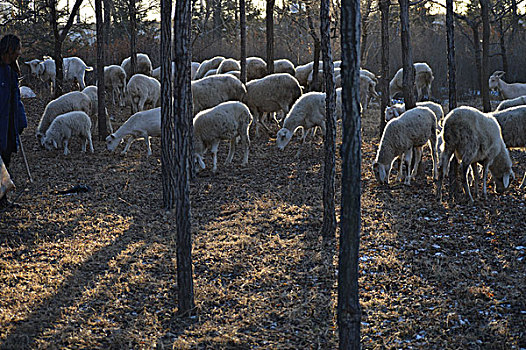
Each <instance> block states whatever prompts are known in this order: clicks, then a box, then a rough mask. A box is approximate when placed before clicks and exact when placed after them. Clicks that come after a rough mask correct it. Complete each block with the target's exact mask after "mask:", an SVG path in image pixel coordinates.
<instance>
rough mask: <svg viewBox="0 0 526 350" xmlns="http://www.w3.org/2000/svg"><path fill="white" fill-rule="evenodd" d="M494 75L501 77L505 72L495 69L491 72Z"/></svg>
mask: <svg viewBox="0 0 526 350" xmlns="http://www.w3.org/2000/svg"><path fill="white" fill-rule="evenodd" d="M493 74H494V75H495V76H496V77H498V78H502V77H503V76H504V74H506V72H503V71H501V70H499V71H496V72H495V73H493Z"/></svg>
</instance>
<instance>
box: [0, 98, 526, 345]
mask: <svg viewBox="0 0 526 350" xmlns="http://www.w3.org/2000/svg"><path fill="white" fill-rule="evenodd" d="M48 101H49V98H48V97H43V98H39V99H34V100H28V101H26V109H27V112H28V119H29V124H30V126H29V128H28V129H27V130H26V131H25V133H24V135H23V137H22V139H23V142H24V145H25V148H26V153H27V156H28V161H29V165H30V167H31V170H32V173H33V177H34V179H35V182H34V183H33V184H28V183H26V175H25V169H24V166H23V161H22V157H21V155H20V154H18V155H17V156H16V157H15V158H14V160H13V164H12V168H11V171H12V173H13V175H14V179H15V182H16V184H17V185H18V189H17V192H16V193H15V194H14V195H13V194H12V195H11V198H13V197H16V196H18V198H17V203H19V204H20V205H21V206H22V208H21V209H18V210H11V211H7V212H4V213H1V214H0V217H1V219H0V344H1V345H0V348H5V349H24V348H27V349H29V348H32V349H33V348H35V349H101V348H107V349H150V348H152V347H157V349H170V348H174V349H190V348H191V349H253V348H259V349H301V348H305V349H312V348H318V349H335V348H337V342H338V337H337V327H336V296H337V289H336V288H337V286H336V274H337V244H332V245H330V246H328V247H327V246H324V244H323V243H322V240H321V239H320V228H321V222H322V202H321V192H322V181H323V180H322V178H323V166H322V163H323V147H322V144H321V140H320V139H319V138H318V139H316V140H315V142H310V143H308V144H307V145H306V147H304V151H303V153H302V156H301V157H300V158H299V159H297V158H295V157H294V155H295V153H296V150H297V148H298V142H297V139H295V140H293V141H292V144H291V145H290V146H289V147H287V148H286V149H285V151H284V152H279V151H278V150H277V148H276V147H275V144H274V140H272V139H271V140H268V141H267V140H266V138H258V139H253V143H252V148H251V154H250V161H249V166H248V167H247V168H241V167H240V166H239V164H240V159H241V155H240V152H237V153H236V156H235V157H234V163H233V164H232V165H224V164H223V160H224V159H225V157H226V148H227V146H226V144H225V145H222V146H221V148H220V155H219V169H218V173H217V174H216V175H212V174H211V173H210V172H209V171H208V170H207V171H204V172H203V173H202V174H201V175H200V176H199V177H197V178H196V179H195V181H194V182H193V183H192V186H191V200H192V225H193V230H194V235H193V261H194V283H195V286H194V287H195V302H196V316H193V317H191V318H180V317H178V316H177V313H176V312H177V300H176V298H177V286H176V270H175V267H174V266H175V263H174V255H175V254H174V248H173V246H174V240H173V238H172V237H173V235H174V233H175V224H174V221H173V220H172V218H171V217H169V216H166V215H164V214H163V212H162V210H161V209H160V208H161V200H162V187H161V174H160V168H161V166H160V142H159V140H158V139H157V140H153V142H152V148H153V150H154V155H153V156H152V157H146V152H145V146H144V143H143V142H137V143H134V144H133V145H132V147H131V149H130V152H129V153H128V155H127V156H122V155H120V154H119V153H118V152H116V153H113V154H110V153H109V152H107V151H105V150H104V147H105V146H104V143H103V142H101V141H98V140H95V149H96V152H95V153H94V154H81V153H80V152H79V150H80V146H79V144H78V143H76V142H73V144H72V145H71V147H70V148H71V151H72V153H71V154H70V155H68V156H64V155H63V154H62V152H61V151H46V150H42V149H40V148H39V147H38V145H37V143H36V139H35V137H34V136H33V135H34V131H35V128H36V125H37V124H38V120H39V117H40V115H41V114H42V111H43V109H44V106H45V103H46V102H48ZM112 113H116V114H117V117H118V118H117V119H118V121H117V123H116V124H117V125H118V124H120V123H122V122H123V121H124V120H125V118H126V116H127V115H129V110H125V111H112ZM378 116H379V110H378V109H373V110H369V111H367V112H365V114H364V116H363V119H362V128H363V133H362V136H363V147H362V152H363V153H362V154H363V167H362V232H361V246H360V280H359V283H360V300H361V306H362V311H363V315H362V338H361V339H362V344H363V348H364V349H411V348H413V349H415V348H416V349H521V348H522V349H524V348H526V335H525V331H526V297H525V294H524V291H525V290H526V277H525V276H526V269H525V260H524V258H525V255H526V248H525V246H526V238H525V232H526V220H525V219H526V207H525V205H526V204H525V203H526V198H525V192H524V190H520V189H518V184H517V182H515V183H514V184H513V188H512V189H511V190H510V191H508V192H507V193H506V194H504V195H496V194H495V193H494V192H493V186H490V194H489V198H488V200H487V201H481V200H476V202H475V204H474V205H468V204H466V203H465V202H462V201H447V200H446V201H444V202H442V203H439V202H437V201H436V200H435V199H434V195H433V194H434V185H433V183H432V181H431V173H430V169H431V162H430V159H429V153H428V152H426V151H425V152H424V154H425V163H426V178H421V179H418V180H417V181H416V182H415V183H414V184H413V185H412V186H410V187H407V186H403V185H401V184H391V188H390V189H386V188H384V187H380V186H378V185H377V184H376V183H375V181H374V177H373V176H372V174H371V171H370V168H371V163H372V160H373V158H374V155H375V151H376V148H377V144H378V142H379V135H378V133H377V131H376V130H377V122H376V121H377V120H378V118H379V117H378ZM94 138H95V139H97V137H96V136H95V137H94ZM121 149H122V146H120V148H119V151H120V150H121ZM512 156H513V159H514V170H515V172H516V173H517V175H518V177H519V176H522V174H523V173H524V171H525V170H526V157H525V156H524V155H523V154H522V153H521V152H518V151H514V152H513V154H512ZM207 162H208V164H210V159H209V158H207ZM338 169H339V161H338ZM339 181H340V172H339V171H337V189H338V191H337V192H338V194H337V197H338V198H337V209H339V189H340V185H339ZM79 183H83V184H88V185H89V186H91V188H92V191H91V192H89V193H84V194H75V195H57V194H56V191H57V190H64V189H68V188H69V187H71V186H73V185H76V184H79ZM446 198H447V192H446Z"/></svg>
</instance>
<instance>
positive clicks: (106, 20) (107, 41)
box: [103, 0, 115, 66]
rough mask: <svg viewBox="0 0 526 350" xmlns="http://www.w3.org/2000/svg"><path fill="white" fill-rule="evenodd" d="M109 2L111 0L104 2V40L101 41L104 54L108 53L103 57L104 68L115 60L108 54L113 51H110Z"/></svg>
mask: <svg viewBox="0 0 526 350" xmlns="http://www.w3.org/2000/svg"><path fill="white" fill-rule="evenodd" d="M111 1H112V0H104V30H103V34H104V38H103V40H104V50H106V52H107V53H108V54H107V55H104V59H105V62H104V65H105V66H107V65H109V63H108V62H113V61H114V60H115V56H114V55H111V56H112V57H111V58H110V53H112V52H113V50H110V38H111V33H110V30H111V7H112V6H111Z"/></svg>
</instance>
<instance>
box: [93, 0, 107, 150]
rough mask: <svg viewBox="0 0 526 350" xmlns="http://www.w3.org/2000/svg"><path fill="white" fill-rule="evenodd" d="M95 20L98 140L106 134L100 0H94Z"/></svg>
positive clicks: (102, 30) (104, 137) (103, 49)
mask: <svg viewBox="0 0 526 350" xmlns="http://www.w3.org/2000/svg"><path fill="white" fill-rule="evenodd" d="M95 18H96V19H95V20H96V26H97V108H98V110H97V113H98V119H97V120H98V124H99V141H104V140H105V139H106V136H108V130H107V127H108V126H107V125H106V103H105V102H106V88H105V85H104V51H105V48H104V46H105V45H104V23H103V21H102V0H95Z"/></svg>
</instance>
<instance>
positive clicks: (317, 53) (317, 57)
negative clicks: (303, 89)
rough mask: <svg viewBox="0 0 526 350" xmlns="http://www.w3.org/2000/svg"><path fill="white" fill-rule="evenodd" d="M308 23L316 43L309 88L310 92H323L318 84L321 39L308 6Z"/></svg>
mask: <svg viewBox="0 0 526 350" xmlns="http://www.w3.org/2000/svg"><path fill="white" fill-rule="evenodd" d="M307 22H308V24H309V33H310V35H311V37H312V40H313V41H314V61H313V65H312V81H311V84H310V86H309V90H310V91H319V90H321V84H320V83H319V82H318V71H319V70H320V46H321V43H320V38H319V37H318V34H316V29H314V23H313V22H312V14H311V9H310V6H308V5H307Z"/></svg>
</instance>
